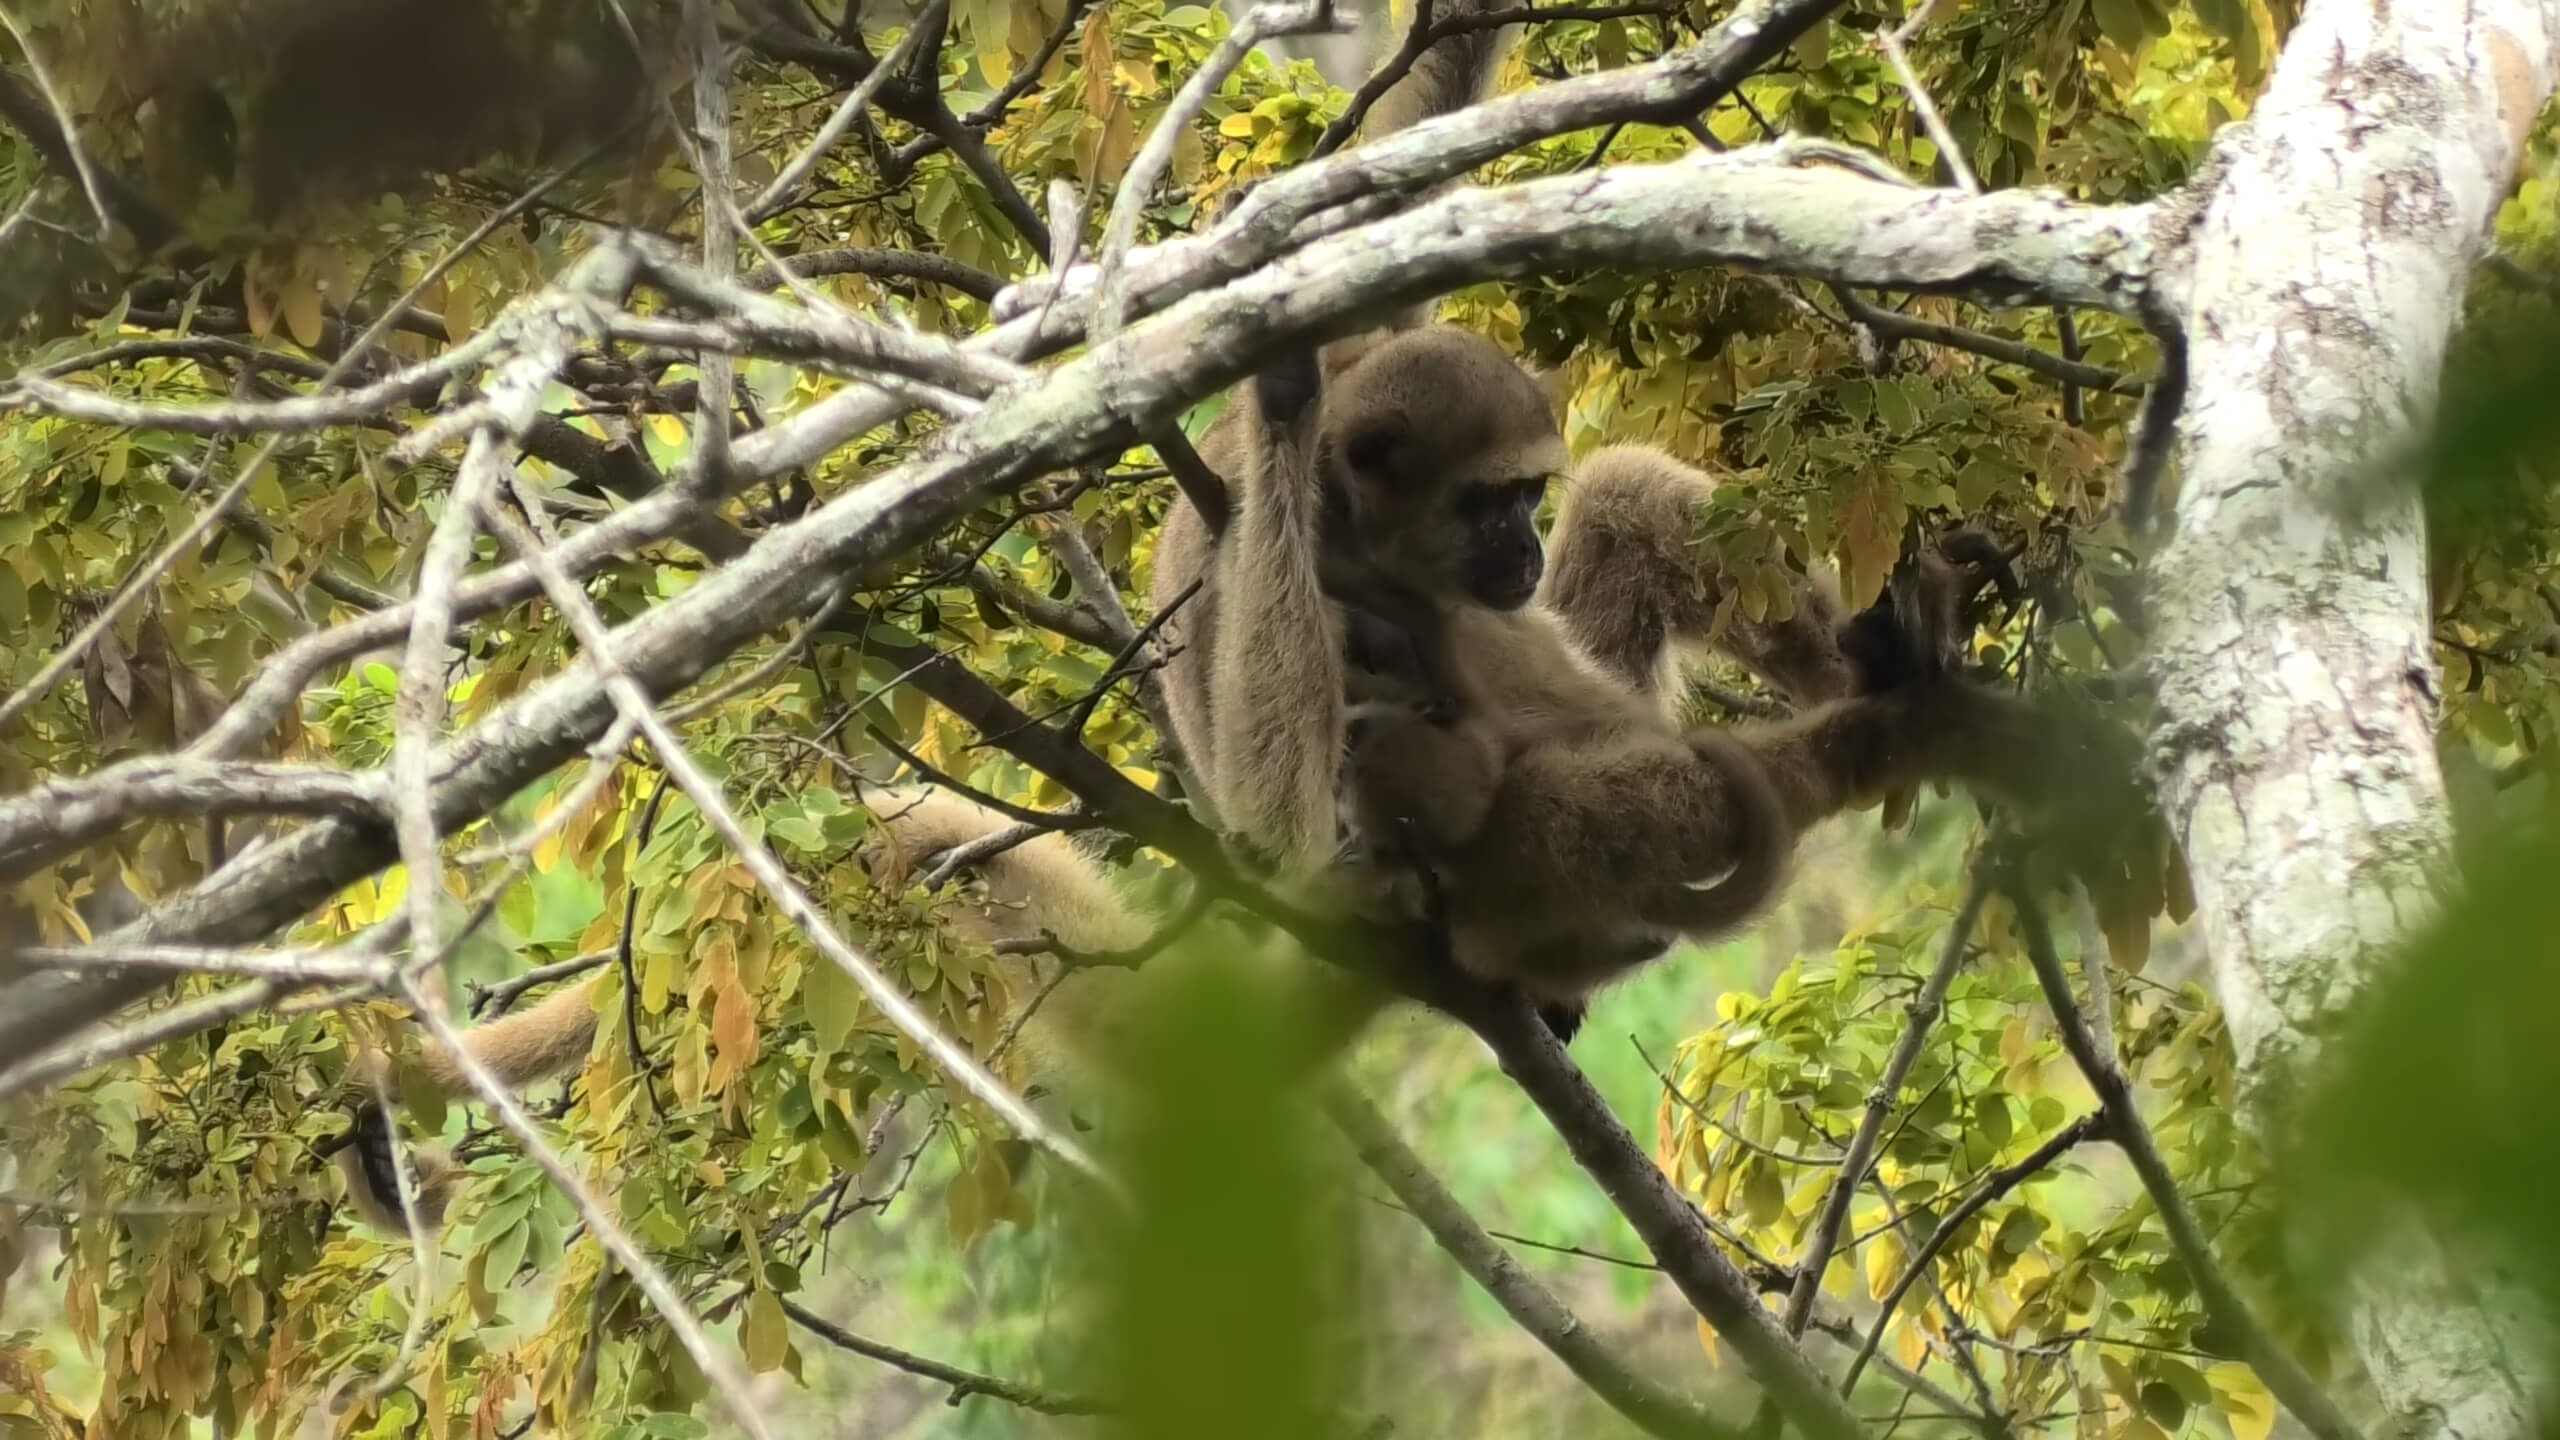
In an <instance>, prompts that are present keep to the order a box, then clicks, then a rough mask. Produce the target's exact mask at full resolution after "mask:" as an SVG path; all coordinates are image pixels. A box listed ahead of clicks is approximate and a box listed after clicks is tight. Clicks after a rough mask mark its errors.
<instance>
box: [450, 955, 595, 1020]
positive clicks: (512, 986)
mask: <svg viewBox="0 0 2560 1440" xmlns="http://www.w3.org/2000/svg"><path fill="white" fill-rule="evenodd" d="M612 958H613V952H612V951H610V950H590V951H588V952H587V953H586V954H584V955H573V956H571V957H569V958H568V959H566V960H554V961H552V962H551V963H550V964H548V965H536V966H534V967H533V968H532V969H530V970H527V971H526V972H524V973H523V974H521V975H511V976H509V977H508V978H506V979H504V980H501V981H499V982H498V983H496V984H494V985H483V986H481V987H479V989H478V990H477V991H476V992H475V993H474V994H473V995H472V997H471V1015H472V1018H473V1019H490V1018H494V1017H496V1016H499V1015H504V1014H506V1013H507V1012H508V1011H509V1010H512V1009H514V1008H515V1003H516V1001H518V1000H520V999H522V998H523V997H524V992H526V991H527V990H532V989H537V988H539V987H541V986H544V985H548V984H550V983H551V982H552V981H554V980H574V979H576V978H577V977H578V976H581V975H584V974H586V973H587V972H588V971H590V970H593V969H596V968H598V967H599V966H601V965H603V964H604V963H605V962H606V961H608V960H611V959H612Z"/></svg>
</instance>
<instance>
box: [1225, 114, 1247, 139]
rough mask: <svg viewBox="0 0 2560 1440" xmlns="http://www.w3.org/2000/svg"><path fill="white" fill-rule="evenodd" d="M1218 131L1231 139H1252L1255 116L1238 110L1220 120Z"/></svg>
mask: <svg viewBox="0 0 2560 1440" xmlns="http://www.w3.org/2000/svg"><path fill="white" fill-rule="evenodd" d="M1218 133H1219V134H1221V135H1224V136H1226V137H1227V138H1229V139H1231V140H1250V139H1252V138H1253V116H1252V115H1251V114H1250V113H1248V112H1245V111H1238V112H1237V113H1235V114H1233V115H1230V116H1228V117H1227V118H1226V119H1224V120H1221V121H1219V122H1218Z"/></svg>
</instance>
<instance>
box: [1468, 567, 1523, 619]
mask: <svg viewBox="0 0 2560 1440" xmlns="http://www.w3.org/2000/svg"><path fill="white" fill-rule="evenodd" d="M1537 593H1538V576H1537V572H1535V571H1531V572H1529V573H1528V574H1525V575H1510V576H1506V577H1504V578H1502V579H1500V580H1487V581H1484V582H1483V583H1481V584H1479V585H1477V586H1476V598H1477V599H1478V600H1481V601H1483V602H1484V603H1485V605H1486V606H1487V607H1488V608H1491V609H1495V610H1517V609H1519V608H1520V607H1521V606H1523V605H1526V604H1528V603H1529V601H1530V599H1531V598H1532V597H1533V596H1535V595H1536V594H1537Z"/></svg>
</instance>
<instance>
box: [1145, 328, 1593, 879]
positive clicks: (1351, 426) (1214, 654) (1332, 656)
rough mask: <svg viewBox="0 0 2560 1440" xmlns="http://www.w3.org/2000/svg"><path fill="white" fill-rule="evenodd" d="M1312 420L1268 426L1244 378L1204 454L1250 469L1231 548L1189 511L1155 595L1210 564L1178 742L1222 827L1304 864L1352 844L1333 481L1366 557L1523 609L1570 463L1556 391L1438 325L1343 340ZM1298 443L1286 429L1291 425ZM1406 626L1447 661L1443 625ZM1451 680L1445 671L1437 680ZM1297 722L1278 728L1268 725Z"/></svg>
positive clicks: (1178, 703)
mask: <svg viewBox="0 0 2560 1440" xmlns="http://www.w3.org/2000/svg"><path fill="white" fill-rule="evenodd" d="M1325 368H1326V369H1327V370H1329V371H1330V373H1328V374H1326V375H1325V376H1324V378H1323V381H1322V384H1323V387H1324V393H1323V396H1322V398H1321V399H1320V400H1318V401H1316V402H1315V403H1314V405H1313V406H1312V412H1313V413H1312V418H1309V417H1305V416H1301V417H1297V418H1295V419H1288V418H1285V417H1284V418H1283V419H1280V420H1273V419H1267V418H1266V415H1267V410H1266V405H1265V400H1266V396H1267V394H1268V387H1265V386H1262V385H1251V386H1246V387H1242V388H1240V389H1239V390H1238V392H1237V393H1236V394H1235V395H1234V396H1232V397H1230V399H1229V402H1228V408H1227V411H1226V412H1225V413H1223V414H1221V415H1220V416H1219V418H1218V422H1217V424H1215V425H1213V426H1211V427H1210V430H1209V433H1208V434H1207V435H1205V436H1204V437H1202V440H1201V446H1200V449H1201V455H1202V458H1203V459H1205V460H1207V461H1208V462H1209V464H1210V465H1211V466H1212V467H1214V468H1216V469H1218V470H1219V471H1220V473H1222V474H1225V475H1229V476H1238V477H1242V479H1241V482H1240V483H1237V484H1235V486H1234V488H1235V490H1236V492H1237V504H1236V506H1235V511H1234V517H1233V520H1232V523H1231V526H1230V529H1229V531H1228V534H1227V535H1226V537H1225V538H1224V540H1223V541H1221V542H1217V543H1215V544H1214V545H1213V544H1212V542H1210V541H1209V540H1208V538H1207V536H1206V533H1205V528H1204V527H1202V526H1201V525H1200V524H1199V522H1198V518H1197V516H1196V515H1194V514H1192V513H1191V512H1190V510H1189V508H1188V507H1187V506H1185V507H1181V508H1179V509H1177V510H1176V512H1175V514H1174V515H1173V516H1171V517H1169V518H1168V519H1167V521H1166V527H1165V531H1164V534H1163V536H1162V537H1161V538H1160V539H1159V541H1158V549H1157V554H1156V573H1155V582H1154V588H1155V591H1156V594H1157V595H1158V597H1159V598H1160V600H1169V599H1170V597H1171V596H1172V595H1175V594H1179V593H1180V592H1181V590H1182V589H1184V588H1185V587H1187V586H1188V585H1189V584H1190V583H1191V581H1192V580H1193V579H1194V578H1198V577H1202V576H1204V575H1205V577H1206V583H1205V584H1204V585H1203V586H1202V593H1201V594H1200V595H1198V596H1195V597H1194V601H1193V605H1192V607H1191V608H1189V609H1187V610H1186V611H1185V612H1184V613H1183V614H1181V615H1178V616H1176V617H1175V621H1174V624H1173V625H1172V626H1170V627H1168V628H1169V630H1171V631H1172V633H1173V639H1174V641H1175V643H1177V644H1178V645H1180V646H1181V647H1182V649H1181V650H1180V651H1179V652H1178V653H1177V654H1176V655H1175V656H1174V658H1173V660H1172V662H1171V664H1170V665H1169V666H1168V667H1167V671H1166V689H1167V691H1168V694H1169V696H1170V701H1171V705H1170V708H1171V710H1172V715H1173V722H1174V727H1175V729H1176V731H1177V738H1178V739H1180V740H1181V742H1182V744H1183V746H1184V753H1185V754H1187V755H1189V756H1190V757H1191V760H1192V764H1193V766H1194V768H1195V769H1196V770H1198V771H1199V773H1200V776H1201V779H1202V781H1203V784H1204V785H1205V787H1206V788H1207V789H1208V791H1209V794H1210V798H1211V803H1212V804H1213V806H1214V807H1215V809H1216V810H1217V813H1218V814H1219V816H1220V817H1221V818H1222V820H1223V821H1224V822H1225V824H1226V825H1227V827H1228V828H1229V829H1230V830H1232V831H1235V832H1236V833H1238V834H1239V835H1240V836H1241V837H1242V838H1244V839H1246V840H1247V841H1249V842H1251V843H1252V844H1254V845H1256V846H1259V847H1261V848H1263V849H1264V850H1265V851H1267V853H1269V854H1270V855H1271V856H1272V857H1274V858H1275V859H1276V860H1278V861H1279V862H1280V868H1281V870H1282V872H1283V873H1284V874H1305V873H1307V872H1309V871H1310V870H1312V869H1313V868H1315V867H1318V866H1321V865H1322V864H1324V863H1327V862H1329V861H1330V860H1331V859H1332V857H1333V854H1334V850H1335V847H1336V844H1337V841H1338V839H1339V836H1338V833H1337V828H1338V827H1337V824H1336V820H1337V815H1336V810H1335V806H1334V802H1333V800H1332V798H1331V797H1332V795H1333V789H1334V783H1335V780H1336V778H1337V776H1338V774H1339V772H1340V767H1341V755H1342V747H1343V743H1344V732H1343V727H1342V713H1341V706H1340V704H1339V703H1337V704H1335V705H1332V706H1323V705H1315V706H1310V705H1309V704H1308V697H1310V696H1314V695H1326V696H1340V695H1342V694H1343V693H1344V690H1345V686H1346V672H1345V666H1344V661H1343V652H1344V642H1345V629H1344V617H1343V614H1342V609H1341V607H1340V606H1339V605H1338V604H1336V603H1335V602H1334V601H1333V599H1332V598H1331V597H1329V596H1328V595H1327V594H1326V591H1325V586H1324V583H1323V568H1324V560H1323V556H1322V554H1321V553H1320V549H1321V547H1320V544H1319V541H1320V540H1321V537H1322V535H1323V528H1324V513H1325V507H1326V505H1327V495H1328V491H1330V492H1331V493H1332V494H1333V495H1336V496H1338V497H1340V498H1339V499H1338V500H1336V501H1334V502H1333V503H1335V504H1337V505H1339V506H1341V507H1343V508H1344V509H1345V510H1346V511H1347V512H1348V515H1349V516H1350V517H1351V523H1352V524H1353V525H1355V526H1356V527H1357V532H1356V533H1357V538H1358V540H1359V542H1360V544H1361V545H1362V546H1363V552H1362V562H1361V563H1362V564H1363V565H1365V566H1367V567H1368V568H1370V569H1371V570H1373V571H1374V572H1375V573H1376V574H1378V575H1380V576H1384V577H1392V582H1393V584H1394V585H1395V586H1397V587H1399V588H1400V589H1402V590H1403V591H1405V592H1408V593H1410V594H1413V595H1417V596H1426V597H1431V600H1432V602H1433V603H1435V604H1437V603H1440V601H1441V599H1442V597H1445V596H1448V595H1451V594H1456V593H1467V594H1471V595H1473V596H1475V597H1477V598H1478V600H1479V601H1480V602H1482V603H1487V604H1490V605H1509V606H1514V607H1516V606H1518V605H1520V604H1522V603H1524V602H1526V601H1527V600H1528V599H1529V597H1530V595H1531V594H1532V593H1533V587H1534V586H1535V585H1536V583H1537V580H1538V565H1539V563H1540V560H1539V552H1538V548H1537V543H1536V532H1535V530H1534V528H1532V527H1531V519H1532V515H1533V512H1534V510H1535V506H1536V497H1537V495H1538V494H1539V493H1540V492H1542V491H1543V490H1544V488H1545V486H1546V483H1547V479H1548V477H1549V476H1550V475H1553V474H1555V473H1557V472H1559V471H1561V470H1562V469H1563V467H1564V463H1565V451H1564V441H1563V438H1562V436H1561V434H1560V433H1559V431H1558V429H1557V425H1556V420H1555V413H1554V409H1553V405H1552V401H1551V398H1550V395H1549V392H1548V391H1547V390H1546V389H1545V388H1544V387H1543V386H1542V385H1541V384H1540V382H1539V381H1538V380H1537V379H1535V378H1534V377H1532V376H1530V375H1529V374H1527V373H1526V372H1525V371H1523V370H1522V369H1521V368H1520V367H1519V365H1518V364H1516V363H1515V362H1513V361H1512V360H1511V359H1510V357H1508V356H1506V355H1504V354H1503V353H1502V351H1501V349H1500V348H1499V347H1497V346H1495V345H1494V344H1493V343H1492V342H1491V341H1489V340H1486V339H1484V338H1482V337H1481V336H1477V335H1473V334H1470V333H1468V332H1467V331H1464V330H1460V329H1457V328H1455V327H1452V326H1428V327H1424V328H1422V329H1418V330H1409V331H1403V332H1398V333H1394V334H1391V335H1386V336H1380V337H1372V338H1370V339H1369V340H1367V341H1365V342H1363V343H1361V344H1360V345H1357V346H1353V347H1336V348H1335V350H1334V351H1333V352H1332V353H1330V354H1328V355H1327V356H1326V357H1325ZM1293 435H1294V436H1295V438H1292V436H1293ZM1413 618H1414V617H1412V616H1411V615H1406V616H1404V617H1403V621H1402V624H1403V626H1404V628H1406V629H1407V630H1408V634H1409V638H1413V639H1415V640H1417V641H1419V642H1420V644H1419V647H1418V648H1419V649H1420V650H1421V651H1422V652H1423V653H1424V655H1425V656H1426V658H1427V660H1428V661H1429V662H1430V663H1429V664H1428V665H1427V666H1426V668H1436V667H1437V666H1438V664H1439V663H1440V661H1441V659H1442V657H1439V656H1438V655H1437V654H1436V653H1435V652H1436V651H1437V650H1438V649H1439V642H1438V639H1437V636H1436V635H1435V634H1434V633H1433V632H1431V631H1429V630H1428V629H1421V628H1416V627H1414V626H1413V624H1412V621H1413ZM1433 678H1434V679H1435V680H1443V679H1445V677H1433ZM1279 714H1290V715H1293V716H1299V717H1303V718H1302V719H1301V720H1299V721H1293V723H1289V724H1277V725H1275V724H1273V723H1271V717H1273V716H1274V715H1279Z"/></svg>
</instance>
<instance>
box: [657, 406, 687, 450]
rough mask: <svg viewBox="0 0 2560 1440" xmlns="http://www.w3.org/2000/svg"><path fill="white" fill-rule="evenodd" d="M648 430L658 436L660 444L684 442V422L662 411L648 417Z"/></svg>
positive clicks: (679, 443) (680, 443)
mask: <svg viewBox="0 0 2560 1440" xmlns="http://www.w3.org/2000/svg"><path fill="white" fill-rule="evenodd" d="M649 431H650V433H651V434H653V435H655V436H657V437H658V443H659V444H661V445H682V444H683V443H684V422H683V421H682V420H679V419H677V418H676V417H675V416H673V415H669V414H667V413H665V412H663V411H661V412H659V413H658V414H655V415H652V416H650V417H649Z"/></svg>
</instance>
